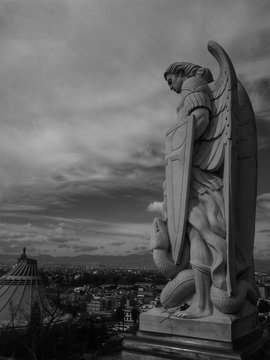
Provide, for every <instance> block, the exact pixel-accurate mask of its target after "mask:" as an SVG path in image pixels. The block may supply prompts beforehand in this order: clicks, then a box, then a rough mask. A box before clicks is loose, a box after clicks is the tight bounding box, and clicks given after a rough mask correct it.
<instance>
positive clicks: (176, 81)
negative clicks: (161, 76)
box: [166, 74, 185, 94]
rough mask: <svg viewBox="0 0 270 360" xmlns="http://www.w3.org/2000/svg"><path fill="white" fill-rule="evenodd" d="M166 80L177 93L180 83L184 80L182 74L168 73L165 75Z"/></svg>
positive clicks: (179, 90)
mask: <svg viewBox="0 0 270 360" xmlns="http://www.w3.org/2000/svg"><path fill="white" fill-rule="evenodd" d="M166 80H167V83H168V85H169V87H170V89H171V90H173V91H175V92H176V93H177V94H180V93H181V90H182V85H183V82H184V80H185V78H184V77H183V76H181V75H174V74H169V75H167V77H166Z"/></svg>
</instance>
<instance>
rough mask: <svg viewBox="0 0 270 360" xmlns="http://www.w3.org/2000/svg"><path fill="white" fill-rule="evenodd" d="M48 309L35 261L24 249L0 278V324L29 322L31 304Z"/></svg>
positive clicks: (20, 324)
mask: <svg viewBox="0 0 270 360" xmlns="http://www.w3.org/2000/svg"><path fill="white" fill-rule="evenodd" d="M34 304H35V307H37V306H39V308H40V309H41V312H42V309H47V310H48V309H49V308H50V305H49V303H48V300H47V297H46V290H45V286H44V283H43V280H42V278H41V276H40V274H39V271H38V266H37V261H36V260H34V259H30V258H28V257H27V256H26V253H25V249H24V250H23V254H22V255H21V257H20V258H19V259H18V262H17V264H16V265H15V266H14V267H13V268H12V269H11V270H10V271H9V272H8V273H7V274H6V275H4V276H2V277H1V278H0V326H1V325H2V326H3V325H11V324H12V325H15V324H16V326H17V325H19V326H23V325H26V323H28V322H29V320H30V317H31V312H32V309H33V306H34Z"/></svg>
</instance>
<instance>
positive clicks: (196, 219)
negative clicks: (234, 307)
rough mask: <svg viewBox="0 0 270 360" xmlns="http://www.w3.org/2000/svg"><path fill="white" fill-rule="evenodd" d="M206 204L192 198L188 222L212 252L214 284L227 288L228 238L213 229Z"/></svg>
mask: <svg viewBox="0 0 270 360" xmlns="http://www.w3.org/2000/svg"><path fill="white" fill-rule="evenodd" d="M200 200H203V196H201V199H200ZM206 206H207V205H206ZM206 206H204V204H203V201H200V202H198V200H196V199H194V200H193V199H191V202H190V212H189V217H188V222H189V223H190V224H191V225H192V226H193V227H194V228H195V229H196V230H197V231H198V233H199V234H200V236H201V237H202V238H203V240H204V242H205V243H206V245H207V247H208V249H209V251H210V253H211V256H212V264H211V278H212V282H213V284H214V285H215V286H216V287H218V288H220V289H223V290H225V289H226V260H227V246H226V240H225V239H224V238H222V237H221V236H219V235H218V234H216V233H214V232H213V231H212V229H211V226H210V223H209V221H208V217H207V210H206V208H205V207H206Z"/></svg>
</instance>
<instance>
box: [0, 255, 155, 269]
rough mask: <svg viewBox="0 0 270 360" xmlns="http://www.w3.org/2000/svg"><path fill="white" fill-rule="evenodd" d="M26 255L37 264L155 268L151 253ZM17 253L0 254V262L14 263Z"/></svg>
mask: <svg viewBox="0 0 270 360" xmlns="http://www.w3.org/2000/svg"><path fill="white" fill-rule="evenodd" d="M27 256H29V257H31V258H34V259H36V260H37V261H38V264H63V265H64V264H69V265H71V264H74V265H76V264H81V265H87V264H89V265H91V264H102V265H105V266H109V267H112V266H119V267H125V268H128V267H131V268H148V269H153V268H155V264H154V262H153V257H152V254H151V253H146V254H132V255H125V256H124V255H122V256H120V255H118V256H116V255H78V256H58V257H54V256H51V255H38V256H31V255H30V254H27ZM18 257H19V255H18V256H16V255H3V254H0V264H6V263H16V261H17V259H18Z"/></svg>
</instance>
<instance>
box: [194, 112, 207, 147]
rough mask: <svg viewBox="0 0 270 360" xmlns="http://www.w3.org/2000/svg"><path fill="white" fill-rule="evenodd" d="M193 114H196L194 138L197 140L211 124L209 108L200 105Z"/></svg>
mask: <svg viewBox="0 0 270 360" xmlns="http://www.w3.org/2000/svg"><path fill="white" fill-rule="evenodd" d="M191 115H194V117H195V121H194V139H195V141H197V140H198V139H199V138H200V137H201V136H202V134H203V133H204V132H205V130H206V129H207V127H208V125H209V110H208V109H206V108H204V107H200V108H197V109H195V110H193V111H192V113H191Z"/></svg>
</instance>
